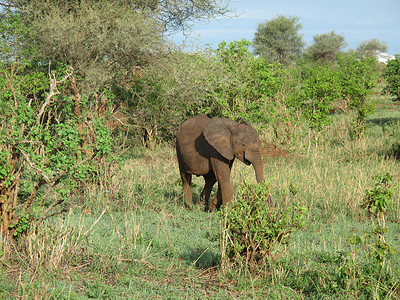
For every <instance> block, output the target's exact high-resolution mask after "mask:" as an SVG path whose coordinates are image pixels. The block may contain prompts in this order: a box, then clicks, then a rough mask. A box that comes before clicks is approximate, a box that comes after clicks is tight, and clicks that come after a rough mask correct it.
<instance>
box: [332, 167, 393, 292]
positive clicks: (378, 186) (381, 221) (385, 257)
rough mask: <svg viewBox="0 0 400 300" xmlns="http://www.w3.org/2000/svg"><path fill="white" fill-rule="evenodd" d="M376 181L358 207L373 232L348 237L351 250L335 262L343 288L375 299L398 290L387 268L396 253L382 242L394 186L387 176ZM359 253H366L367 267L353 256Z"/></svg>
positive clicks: (378, 177) (379, 177)
mask: <svg viewBox="0 0 400 300" xmlns="http://www.w3.org/2000/svg"><path fill="white" fill-rule="evenodd" d="M375 178H376V183H375V187H374V188H372V189H369V190H367V191H366V193H365V197H364V200H363V203H362V205H361V207H362V208H364V209H365V210H366V211H367V212H368V213H369V215H370V220H371V224H372V226H373V229H372V230H369V231H367V232H365V234H363V235H359V234H353V235H351V236H350V237H349V239H348V241H349V243H350V244H351V245H352V250H351V251H349V252H340V253H339V256H338V261H339V262H340V263H341V268H340V269H339V272H340V273H339V274H340V278H341V280H342V284H344V285H345V286H344V287H345V288H352V289H356V290H361V291H363V293H365V294H366V295H369V296H370V297H372V298H375V299H376V298H382V297H386V296H387V295H388V291H390V290H391V289H392V288H393V287H395V288H396V289H397V288H398V287H396V285H398V284H397V283H396V282H395V281H396V279H395V278H394V277H393V274H392V272H391V269H390V267H389V262H390V255H391V254H394V253H395V249H394V248H393V247H392V245H390V244H389V243H388V242H386V240H385V233H387V232H388V229H389V228H388V227H387V226H386V221H385V215H386V214H387V212H388V209H389V208H390V207H391V200H392V196H393V192H394V187H395V186H394V185H393V183H392V178H391V176H390V174H388V173H386V174H383V175H378V176H376V177H375ZM375 222H376V223H375ZM362 251H366V252H367V255H368V258H369V261H367V264H368V265H367V266H362V265H359V264H358V263H357V262H356V256H357V255H360V252H362Z"/></svg>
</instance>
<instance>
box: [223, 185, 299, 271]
mask: <svg viewBox="0 0 400 300" xmlns="http://www.w3.org/2000/svg"><path fill="white" fill-rule="evenodd" d="M295 194H296V191H295V189H294V188H293V186H291V188H290V191H289V193H287V194H286V195H284V197H283V199H282V201H280V202H277V203H274V204H273V203H272V201H271V198H270V195H269V190H268V186H267V184H266V183H261V184H249V183H248V182H247V181H245V182H244V183H243V184H242V185H241V186H240V187H239V190H238V196H237V199H236V201H235V202H234V203H233V205H232V206H228V207H227V208H225V209H224V210H223V211H222V212H221V213H220V217H221V224H223V225H222V238H221V258H222V267H223V269H224V268H225V267H226V265H227V264H229V263H233V264H236V265H238V266H239V267H240V268H243V267H245V268H249V270H250V271H251V272H254V271H262V269H264V268H265V267H267V268H268V264H269V262H270V260H275V259H276V258H277V257H278V256H279V255H280V253H281V252H282V251H283V250H284V249H286V247H287V242H288V240H289V237H290V235H291V233H292V232H293V230H295V229H296V228H301V227H302V226H303V225H304V217H303V213H304V211H305V208H304V207H300V206H298V205H296V204H294V203H293V197H294V196H295Z"/></svg>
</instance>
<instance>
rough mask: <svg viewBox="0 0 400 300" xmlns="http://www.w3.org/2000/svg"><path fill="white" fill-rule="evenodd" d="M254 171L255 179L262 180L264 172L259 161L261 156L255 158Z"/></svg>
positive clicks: (259, 181)
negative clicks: (257, 158)
mask: <svg viewBox="0 0 400 300" xmlns="http://www.w3.org/2000/svg"><path fill="white" fill-rule="evenodd" d="M253 167H254V171H255V172H256V179H257V182H258V183H261V182H263V181H264V173H263V167H262V162H261V157H260V159H259V160H257V162H256V163H253Z"/></svg>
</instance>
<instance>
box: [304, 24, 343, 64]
mask: <svg viewBox="0 0 400 300" xmlns="http://www.w3.org/2000/svg"><path fill="white" fill-rule="evenodd" d="M345 46H346V42H345V39H344V37H343V36H342V35H340V34H337V33H335V32H334V31H331V32H330V33H325V34H317V35H315V36H314V43H313V44H311V45H310V46H308V47H307V49H306V56H307V57H308V58H310V59H312V60H314V61H322V62H328V61H335V60H336V56H337V54H338V53H339V51H340V50H341V49H343V48H344V47H345Z"/></svg>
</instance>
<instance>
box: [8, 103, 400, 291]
mask: <svg viewBox="0 0 400 300" xmlns="http://www.w3.org/2000/svg"><path fill="white" fill-rule="evenodd" d="M378 104H379V105H377V111H376V112H375V113H374V114H373V115H372V116H370V117H369V118H368V120H367V124H368V128H367V134H366V135H365V136H364V137H363V139H361V140H358V141H357V140H352V139H351V138H350V132H349V129H348V128H349V127H350V124H351V115H350V114H351V113H346V114H340V115H337V116H334V118H335V120H334V122H333V124H332V125H331V126H329V127H328V128H325V129H324V131H323V132H322V133H321V134H320V137H319V140H318V144H316V145H314V146H313V147H311V151H310V153H307V147H308V144H307V141H305V142H301V139H299V142H298V143H297V144H296V147H293V146H292V147H291V149H290V151H289V150H288V151H287V155H284V156H279V157H264V173H265V177H266V178H267V180H269V182H270V189H271V193H272V199H273V200H274V201H279V199H281V196H282V193H284V192H285V191H287V190H288V189H289V186H290V185H294V186H296V188H297V190H298V194H297V196H296V199H297V200H298V201H299V202H300V203H301V204H303V205H305V206H307V207H308V212H307V223H306V226H305V228H303V229H302V230H299V231H296V232H294V233H293V235H292V237H291V240H290V245H289V248H288V250H287V251H286V252H285V253H284V254H283V256H282V257H281V258H280V259H279V260H277V261H276V262H275V263H274V265H273V267H272V269H271V271H270V274H269V276H257V275H252V274H250V273H249V272H247V271H245V270H241V271H240V272H238V271H237V270H228V272H227V273H226V274H222V273H221V272H220V269H219V262H220V248H219V247H220V246H219V238H220V223H219V220H218V218H217V215H216V214H215V213H205V212H204V211H203V208H204V206H203V205H202V204H197V205H196V206H194V208H193V209H192V210H188V209H184V208H183V205H182V198H181V194H182V191H181V190H182V187H181V183H180V179H179V174H178V167H177V162H176V159H175V152H174V149H173V148H172V147H170V146H162V147H159V148H156V149H155V150H154V151H149V150H146V149H142V148H135V149H132V150H131V153H130V155H129V156H130V157H129V158H128V159H127V160H126V161H124V163H123V164H122V166H121V167H120V168H119V169H117V170H115V174H116V175H115V176H114V177H112V178H111V179H110V180H109V186H108V187H107V188H103V189H99V188H97V187H90V188H88V189H87V191H86V193H85V195H81V196H77V197H76V198H74V199H71V204H70V207H69V211H68V212H67V213H65V214H63V215H57V216H54V217H52V218H51V219H48V220H46V221H45V222H43V223H42V224H41V225H40V226H39V228H38V230H36V231H34V230H32V231H30V232H29V233H28V234H27V236H26V237H25V238H24V239H23V240H22V241H21V242H20V243H19V244H18V245H12V244H9V243H8V242H7V241H5V240H1V241H0V298H16V299H19V298H23V299H39V298H41V299H87V298H105V299H107V298H110V299H114V298H130V299H143V298H160V299H199V298H205V297H208V298H215V299H230V298H232V299H248V298H255V299H286V298H290V299H304V298H332V299H333V298H334V299H352V298H353V299H357V298H362V297H365V293H364V294H362V292H360V291H358V292H357V289H356V288H355V287H356V285H357V284H358V286H361V287H365V286H371V287H377V283H376V278H375V277H373V276H372V274H374V272H375V271H374V270H373V269H368V268H373V267H371V265H370V264H368V261H369V257H368V253H367V249H366V248H363V247H360V249H358V251H357V253H356V255H355V262H356V263H355V264H352V263H351V260H349V259H348V258H346V257H345V256H343V253H349V252H351V251H354V250H355V249H354V247H355V246H354V245H351V244H350V243H349V242H348V240H347V238H348V237H349V236H350V235H352V234H358V235H361V234H362V233H363V232H364V231H366V230H370V229H371V224H370V221H369V219H368V218H367V217H366V216H365V214H364V213H363V211H362V209H361V208H360V206H359V205H360V202H361V200H362V198H363V196H364V194H365V191H366V190H367V189H369V188H371V187H372V186H373V184H374V179H373V176H374V175H376V174H378V173H386V172H389V173H391V174H392V175H393V179H394V181H395V182H396V183H397V188H396V190H395V194H394V196H393V199H392V200H393V206H392V208H391V210H390V213H389V215H388V220H389V222H388V226H389V227H390V229H389V231H388V233H387V234H386V239H387V241H388V242H390V243H391V245H392V246H393V247H394V248H396V249H397V250H399V249H400V238H399V236H400V235H399V232H400V224H399V220H400V196H399V195H400V193H399V188H400V171H399V170H400V167H399V161H398V159H396V157H397V156H396V155H398V154H399V153H398V152H396V151H398V148H396V145H398V144H399V143H400V110H399V109H398V106H396V105H393V103H391V102H389V101H387V100H385V99H384V98H382V97H380V98H379V103H378ZM266 138H268V136H266ZM397 158H398V157H397ZM243 178H248V179H249V180H250V182H255V176H254V170H253V169H252V168H251V167H247V166H245V165H244V164H241V163H240V162H235V164H234V167H233V172H232V178H231V179H232V185H233V191H234V194H235V193H236V188H237V186H238V185H239V183H240V182H242V180H243ZM202 185H203V179H202V178H197V177H195V178H194V182H193V186H194V188H193V190H194V197H195V198H199V195H200V192H201V189H202ZM214 192H215V191H214ZM390 266H391V269H390V270H389V271H388V273H389V274H390V275H391V276H392V277H391V279H390V280H387V281H386V282H387V286H386V287H385V288H386V293H385V297H386V298H388V299H390V298H393V299H394V298H396V297H398V296H399V295H400V291H399V287H398V282H399V276H400V272H399V271H398V270H400V253H399V251H398V252H397V253H395V254H393V255H391V257H390ZM354 274H357V278H356V277H355V276H353V277H352V275H354ZM369 274H371V275H369ZM357 280H358V282H356V281H357ZM374 280H375V281H374ZM396 284H397V285H396ZM346 287H347V288H346ZM369 295H372V297H377V293H376V291H375V292H374V291H373V290H371V293H370V294H369Z"/></svg>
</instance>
